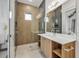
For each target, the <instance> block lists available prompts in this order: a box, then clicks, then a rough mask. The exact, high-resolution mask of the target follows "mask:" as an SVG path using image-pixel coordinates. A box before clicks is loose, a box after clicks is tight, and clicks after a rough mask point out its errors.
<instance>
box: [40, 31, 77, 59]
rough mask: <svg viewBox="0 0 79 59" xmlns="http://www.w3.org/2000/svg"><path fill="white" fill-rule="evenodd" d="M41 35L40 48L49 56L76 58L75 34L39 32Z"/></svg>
mask: <svg viewBox="0 0 79 59" xmlns="http://www.w3.org/2000/svg"><path fill="white" fill-rule="evenodd" d="M39 35H40V36H41V40H40V43H41V45H40V48H41V51H42V53H43V54H44V55H45V56H46V57H48V58H74V57H75V41H76V36H75V35H66V34H58V33H50V32H49V33H45V34H39Z"/></svg>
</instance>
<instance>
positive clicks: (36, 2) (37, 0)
mask: <svg viewBox="0 0 79 59" xmlns="http://www.w3.org/2000/svg"><path fill="white" fill-rule="evenodd" d="M17 1H18V2H21V3H25V4H29V5H32V6H35V7H39V6H40V4H41V3H42V1H43V0H17Z"/></svg>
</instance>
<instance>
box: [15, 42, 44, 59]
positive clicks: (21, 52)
mask: <svg viewBox="0 0 79 59" xmlns="http://www.w3.org/2000/svg"><path fill="white" fill-rule="evenodd" d="M16 58H44V56H43V55H42V54H41V52H40V49H39V47H38V44H37V43H31V44H25V45H21V46H17V49H16Z"/></svg>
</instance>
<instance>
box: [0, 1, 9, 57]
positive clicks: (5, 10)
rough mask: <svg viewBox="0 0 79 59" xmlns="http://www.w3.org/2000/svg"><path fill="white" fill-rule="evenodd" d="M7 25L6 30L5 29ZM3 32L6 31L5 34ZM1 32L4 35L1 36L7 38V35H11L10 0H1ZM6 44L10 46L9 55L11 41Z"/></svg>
mask: <svg viewBox="0 0 79 59" xmlns="http://www.w3.org/2000/svg"><path fill="white" fill-rule="evenodd" d="M5 26H6V27H7V29H6V30H4V27H5ZM2 33H4V34H5V36H4V35H3V34H2ZM0 34H1V35H2V36H1V37H4V39H5V40H7V38H6V37H7V35H9V0H0ZM0 39H1V38H0ZM2 40H3V39H2ZM6 45H7V48H8V50H7V55H8V56H9V43H6ZM2 46H3V45H2Z"/></svg>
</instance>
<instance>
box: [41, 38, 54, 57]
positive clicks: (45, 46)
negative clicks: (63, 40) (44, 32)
mask: <svg viewBox="0 0 79 59" xmlns="http://www.w3.org/2000/svg"><path fill="white" fill-rule="evenodd" d="M41 51H42V53H43V54H44V55H45V56H46V57H48V58H52V41H50V40H48V39H46V38H44V37H41Z"/></svg>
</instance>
